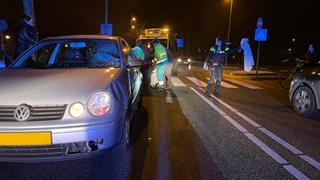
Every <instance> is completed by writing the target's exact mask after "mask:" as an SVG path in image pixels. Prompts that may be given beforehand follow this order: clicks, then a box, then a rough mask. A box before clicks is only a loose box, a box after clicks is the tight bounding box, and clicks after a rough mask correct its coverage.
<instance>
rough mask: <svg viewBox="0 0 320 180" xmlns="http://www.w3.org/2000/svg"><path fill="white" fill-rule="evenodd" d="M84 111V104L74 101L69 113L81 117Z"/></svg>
mask: <svg viewBox="0 0 320 180" xmlns="http://www.w3.org/2000/svg"><path fill="white" fill-rule="evenodd" d="M83 112H84V107H83V104H81V103H73V104H72V105H71V106H70V109H69V113H70V115H71V116H72V117H74V118H77V117H80V116H81V115H82V114H83Z"/></svg>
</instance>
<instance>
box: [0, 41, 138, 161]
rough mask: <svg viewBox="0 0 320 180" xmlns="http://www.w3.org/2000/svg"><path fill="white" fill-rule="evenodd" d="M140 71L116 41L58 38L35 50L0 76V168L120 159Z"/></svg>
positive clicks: (126, 47)
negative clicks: (113, 154)
mask: <svg viewBox="0 0 320 180" xmlns="http://www.w3.org/2000/svg"><path fill="white" fill-rule="evenodd" d="M141 66H142V62H141V60H139V59H137V58H136V57H135V55H134V54H133V53H132V51H131V48H130V46H129V45H128V43H127V42H126V41H125V40H124V39H122V38H121V37H115V36H103V35H75V36H61V37H53V38H48V39H44V40H42V41H40V42H38V43H37V44H35V45H34V46H33V47H31V48H30V49H29V50H27V51H26V52H25V53H24V54H22V55H21V56H20V57H18V58H17V59H16V60H15V61H14V62H13V63H12V64H11V65H10V66H9V67H7V68H5V69H3V70H0V161H15V162H28V161H51V160H67V159H78V158H83V157H92V156H93V155H98V154H101V153H103V152H108V151H107V150H108V149H117V150H119V151H120V152H125V151H126V149H127V147H128V145H129V143H130V134H131V133H130V130H131V128H130V124H131V123H132V119H133V116H134V113H135V110H136V109H137V108H138V106H139V105H141V104H140V103H141V100H140V99H141V95H140V89H141V85H142V78H143V77H142V74H141V73H140V67H141ZM114 147H117V148H114Z"/></svg>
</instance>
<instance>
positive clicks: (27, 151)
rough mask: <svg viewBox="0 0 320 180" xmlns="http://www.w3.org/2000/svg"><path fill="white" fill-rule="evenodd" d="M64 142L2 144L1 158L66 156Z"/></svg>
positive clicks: (0, 147) (0, 148) (0, 149)
mask: <svg viewBox="0 0 320 180" xmlns="http://www.w3.org/2000/svg"><path fill="white" fill-rule="evenodd" d="M66 149H67V148H66V146H65V145H63V144H57V145H47V146H0V158H41V157H62V156H65V152H66Z"/></svg>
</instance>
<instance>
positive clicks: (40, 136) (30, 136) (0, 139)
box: [0, 132, 51, 146]
mask: <svg viewBox="0 0 320 180" xmlns="http://www.w3.org/2000/svg"><path fill="white" fill-rule="evenodd" d="M50 144H51V132H32V133H0V146H38V145H50Z"/></svg>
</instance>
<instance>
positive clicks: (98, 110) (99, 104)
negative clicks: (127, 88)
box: [88, 91, 111, 116]
mask: <svg viewBox="0 0 320 180" xmlns="http://www.w3.org/2000/svg"><path fill="white" fill-rule="evenodd" d="M110 109H111V97H110V95H109V94H108V93H107V92H104V91H99V92H97V93H95V94H93V95H92V96H91V98H90V100H89V102H88V110H89V112H90V113H91V114H92V115H95V116H102V115H104V114H106V113H107V112H109V111H110Z"/></svg>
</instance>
